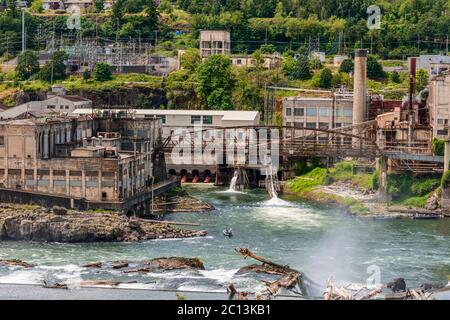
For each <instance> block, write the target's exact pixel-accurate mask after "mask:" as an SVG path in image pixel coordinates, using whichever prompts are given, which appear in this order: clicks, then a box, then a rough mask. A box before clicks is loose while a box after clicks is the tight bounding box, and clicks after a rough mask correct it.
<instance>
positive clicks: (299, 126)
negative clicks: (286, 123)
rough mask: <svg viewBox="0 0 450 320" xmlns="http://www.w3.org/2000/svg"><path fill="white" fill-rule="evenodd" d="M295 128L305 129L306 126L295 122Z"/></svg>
mask: <svg viewBox="0 0 450 320" xmlns="http://www.w3.org/2000/svg"><path fill="white" fill-rule="evenodd" d="M294 127H296V128H303V127H304V124H303V122H295V123H294Z"/></svg>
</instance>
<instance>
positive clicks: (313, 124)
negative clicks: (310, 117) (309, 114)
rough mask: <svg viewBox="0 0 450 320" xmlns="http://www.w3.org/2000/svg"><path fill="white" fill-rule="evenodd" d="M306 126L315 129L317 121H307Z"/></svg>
mask: <svg viewBox="0 0 450 320" xmlns="http://www.w3.org/2000/svg"><path fill="white" fill-rule="evenodd" d="M306 127H307V128H309V129H315V128H316V123H315V122H307V123H306Z"/></svg>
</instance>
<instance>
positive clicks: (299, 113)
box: [286, 108, 353, 117]
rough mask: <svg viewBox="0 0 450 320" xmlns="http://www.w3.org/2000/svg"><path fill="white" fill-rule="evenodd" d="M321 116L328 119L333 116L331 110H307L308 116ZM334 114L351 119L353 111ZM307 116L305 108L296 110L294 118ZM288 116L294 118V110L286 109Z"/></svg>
mask: <svg viewBox="0 0 450 320" xmlns="http://www.w3.org/2000/svg"><path fill="white" fill-rule="evenodd" d="M317 114H319V116H324V117H327V116H329V115H330V114H331V109H330V108H306V116H308V117H315V116H317ZM334 114H335V116H337V117H341V116H344V117H351V116H352V115H353V110H352V109H336V110H334ZM304 115H305V108H294V116H298V117H303V116H304ZM286 116H287V117H289V116H292V108H286Z"/></svg>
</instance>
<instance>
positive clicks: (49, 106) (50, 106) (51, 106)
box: [47, 104, 69, 110]
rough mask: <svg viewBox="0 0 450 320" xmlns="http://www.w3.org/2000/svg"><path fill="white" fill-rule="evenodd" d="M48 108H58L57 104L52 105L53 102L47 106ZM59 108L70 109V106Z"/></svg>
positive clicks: (60, 107)
mask: <svg viewBox="0 0 450 320" xmlns="http://www.w3.org/2000/svg"><path fill="white" fill-rule="evenodd" d="M47 109H56V106H55V105H52V104H49V105H48V106H47ZM59 109H61V110H62V109H69V106H59Z"/></svg>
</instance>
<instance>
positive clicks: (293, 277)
mask: <svg viewBox="0 0 450 320" xmlns="http://www.w3.org/2000/svg"><path fill="white" fill-rule="evenodd" d="M235 251H236V252H238V253H240V254H241V255H243V256H244V259H246V258H247V257H251V258H253V259H255V260H257V261H259V262H262V265H261V266H258V265H251V266H247V267H244V268H242V269H241V270H240V271H242V270H244V271H243V272H245V271H255V272H265V273H269V274H276V275H281V278H280V279H278V280H275V281H272V282H269V281H264V283H265V284H266V291H267V293H268V294H269V295H273V296H276V295H277V294H278V293H279V291H280V290H281V289H282V288H286V289H288V288H292V287H294V286H296V285H298V284H300V281H299V279H300V277H301V275H302V273H301V272H300V271H297V270H294V269H291V268H290V267H289V266H283V265H281V264H278V263H275V262H272V261H270V260H268V259H266V258H264V257H261V256H258V255H256V254H255V253H253V252H251V251H250V250H249V249H247V248H235ZM263 295H266V294H263Z"/></svg>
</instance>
